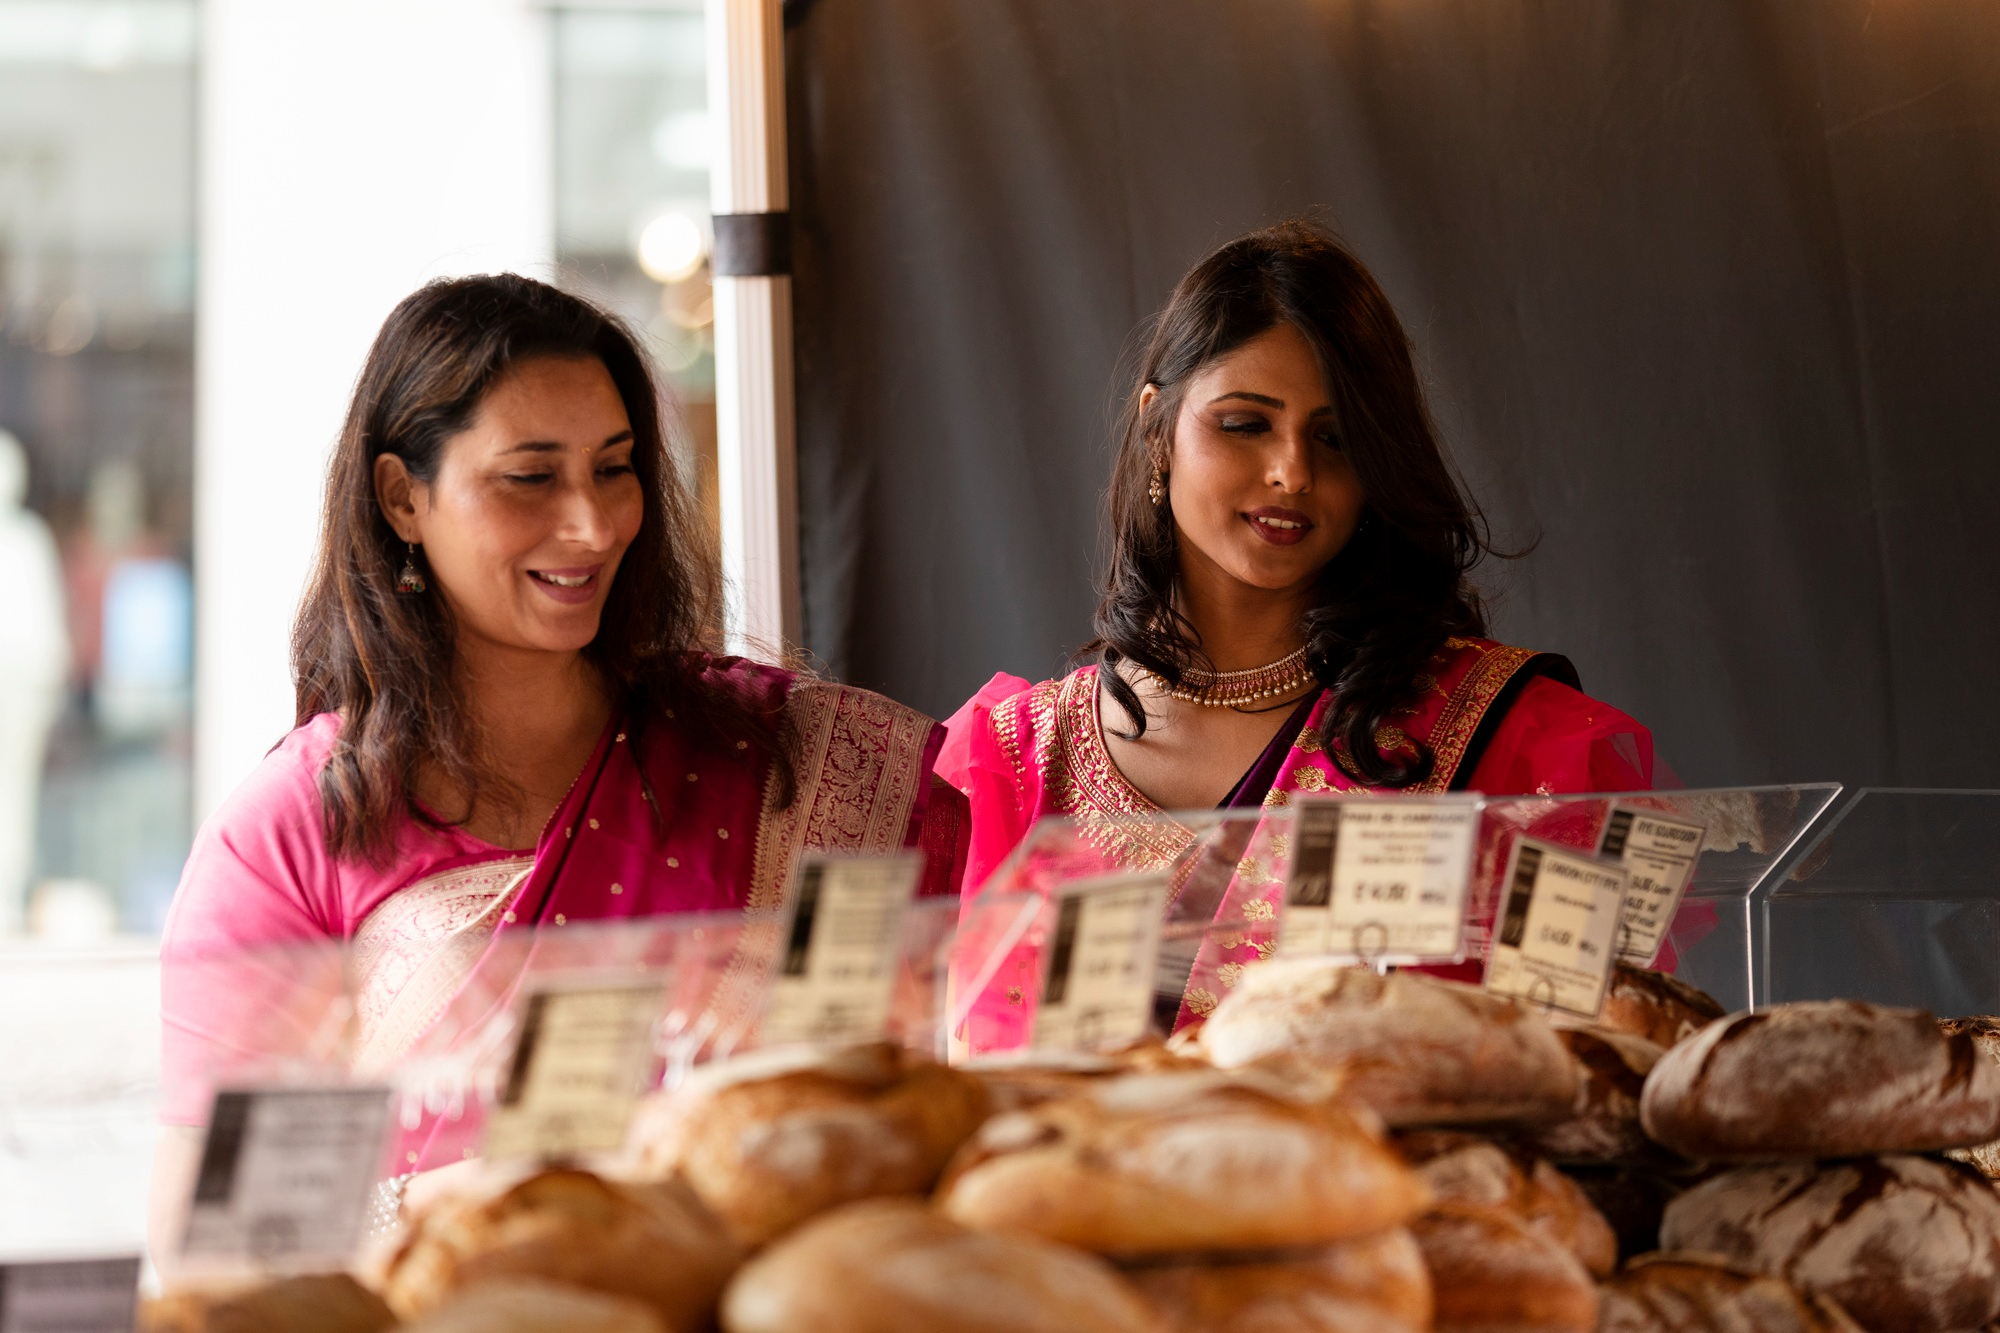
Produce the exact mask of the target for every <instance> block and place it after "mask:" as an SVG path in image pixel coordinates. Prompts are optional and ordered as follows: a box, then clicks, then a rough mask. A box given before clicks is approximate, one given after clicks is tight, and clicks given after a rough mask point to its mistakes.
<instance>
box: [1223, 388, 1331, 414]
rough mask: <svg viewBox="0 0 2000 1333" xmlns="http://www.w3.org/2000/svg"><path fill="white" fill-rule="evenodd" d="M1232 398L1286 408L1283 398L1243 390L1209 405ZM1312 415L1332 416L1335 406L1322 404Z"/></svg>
mask: <svg viewBox="0 0 2000 1333" xmlns="http://www.w3.org/2000/svg"><path fill="white" fill-rule="evenodd" d="M1231 398H1241V399H1242V400H1243V401H1245V402H1248V403H1261V404H1262V405H1263V406H1265V407H1275V408H1277V409H1278V410H1279V411H1283V410H1284V407H1285V400H1284V399H1282V398H1273V397H1271V396H1269V395H1268V394H1261V393H1250V392H1248V391H1246V390H1243V389H1238V390H1235V391H1234V392H1232V393H1225V394H1223V395H1222V396H1221V397H1219V398H1211V399H1209V400H1208V401H1209V405H1210V406H1211V407H1212V406H1214V405H1215V404H1216V403H1220V402H1226V401H1228V400H1229V399H1231ZM1312 415H1313V416H1316V417H1324V416H1332V415H1333V405H1332V404H1331V403H1326V404H1322V405H1321V406H1319V407H1315V408H1314V409H1313V410H1312Z"/></svg>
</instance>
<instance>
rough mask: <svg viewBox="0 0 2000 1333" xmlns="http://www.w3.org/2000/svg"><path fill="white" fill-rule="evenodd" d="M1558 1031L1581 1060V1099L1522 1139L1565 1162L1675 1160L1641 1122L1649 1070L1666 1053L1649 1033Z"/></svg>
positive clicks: (1578, 1066) (1540, 1152)
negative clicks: (1648, 1037) (1563, 1114)
mask: <svg viewBox="0 0 2000 1333" xmlns="http://www.w3.org/2000/svg"><path fill="white" fill-rule="evenodd" d="M1556 1035H1557V1036H1558V1037H1559V1038H1561V1040H1562V1043H1563V1045H1564V1046H1565V1047H1567V1048H1568V1049H1569V1053H1570V1057H1571V1058H1572V1059H1573V1060H1575V1061H1576V1071H1577V1091H1576V1102H1575V1104H1574V1106H1573V1107H1572V1108H1571V1111H1570V1114H1569V1116H1568V1117H1567V1118H1566V1119H1563V1120H1559V1121H1556V1122H1555V1123H1554V1124H1551V1125H1543V1126H1538V1127H1535V1128H1532V1129H1529V1130H1526V1131H1523V1132H1522V1133H1521V1134H1520V1135H1519V1138H1520V1140H1521V1142H1522V1144H1523V1145H1524V1146H1526V1147H1527V1148H1529V1149H1530V1150H1531V1151H1533V1152H1535V1153H1536V1154H1538V1155H1540V1156H1543V1157H1547V1158H1549V1159H1550V1160H1552V1161H1557V1162H1565V1163H1577V1162H1588V1163H1610V1162H1657V1161H1668V1160H1675V1159H1674V1155H1673V1154H1671V1153H1668V1152H1665V1151H1663V1150H1662V1149H1661V1148H1660V1146H1659V1145H1658V1144H1656V1143H1654V1142H1653V1141H1652V1140H1651V1139H1649V1138H1647V1137H1646V1131H1645V1129H1644V1128H1643V1127H1642V1126H1641V1125H1640V1123H1639V1098H1640V1096H1641V1094H1642V1093H1643V1092H1644V1091H1645V1087H1646V1075H1648V1074H1650V1073H1652V1072H1653V1066H1654V1065H1656V1064H1658V1063H1659V1062H1660V1057H1661V1056H1662V1055H1664V1054H1666V1052H1665V1051H1664V1050H1662V1049H1661V1048H1660V1047H1658V1046H1655V1045H1654V1044H1653V1043H1652V1042H1650V1041H1647V1040H1646V1039H1645V1038H1644V1037H1635V1036H1633V1035H1632V1034H1631V1033H1629V1032H1613V1031H1611V1030H1610V1029H1608V1028H1565V1029H1563V1030H1561V1031H1559V1032H1558V1033H1557V1034H1556Z"/></svg>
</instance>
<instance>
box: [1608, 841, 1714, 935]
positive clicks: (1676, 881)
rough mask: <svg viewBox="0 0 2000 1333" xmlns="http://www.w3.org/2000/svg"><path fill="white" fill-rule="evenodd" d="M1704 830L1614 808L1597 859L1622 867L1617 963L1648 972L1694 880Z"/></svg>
mask: <svg viewBox="0 0 2000 1333" xmlns="http://www.w3.org/2000/svg"><path fill="white" fill-rule="evenodd" d="M1707 836H1708V830H1707V828H1705V827H1704V826H1702V825H1700V824H1689V823H1685V822H1683V821H1681V820H1677V819H1668V818H1666V817H1665V816H1663V815H1660V814H1657V813H1655V812H1654V811H1651V810H1641V809H1637V808H1635V807H1632V806H1624V805H1614V806H1612V807H1611V818H1609V819H1607V820H1606V821H1605V822H1604V837H1603V838H1602V839H1601V840H1599V842H1598V844H1597V854H1598V855H1599V856H1602V857H1605V858H1607V859H1609V860H1612V861H1617V862H1618V863H1619V864H1621V865H1623V866H1624V867H1625V870H1626V873H1627V874H1628V875H1630V876H1631V879H1630V880H1629V881H1628V882H1627V884H1626V886H1625V907H1624V910H1623V911H1622V912H1621V914H1620V916H1619V919H1618V959H1619V961H1620V962H1625V963H1630V964H1632V965H1633V966H1634V967H1651V966H1652V964H1653V959H1654V957H1655V956H1656V955H1657V954H1658V953H1659V952H1660V942H1661V941H1662V940H1664V939H1665V938H1666V935H1667V928H1668V927H1669V926H1671V925H1673V923H1674V913H1675V912H1678V911H1679V910H1680V906H1681V895H1682V894H1683V893H1686V892H1687V886H1688V881H1689V880H1691V879H1693V878H1694V863H1695V862H1696V861H1698V860H1700V859H1701V845H1702V841H1703V840H1704V839H1705V838H1706V837H1707Z"/></svg>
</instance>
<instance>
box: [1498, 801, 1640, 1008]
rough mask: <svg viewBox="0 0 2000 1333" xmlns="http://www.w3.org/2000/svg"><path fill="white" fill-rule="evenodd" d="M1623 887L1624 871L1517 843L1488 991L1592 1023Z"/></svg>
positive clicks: (1569, 851) (1557, 850)
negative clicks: (1572, 1015)
mask: <svg viewBox="0 0 2000 1333" xmlns="http://www.w3.org/2000/svg"><path fill="white" fill-rule="evenodd" d="M1626 881H1627V876H1626V873H1625V868H1624V867H1623V866H1619V865H1615V864H1613V863H1611V862H1608V861H1600V860H1598V859H1596V858H1595V857H1593V856H1590V855H1588V854H1586V853H1583V852H1578V851H1574V850H1572V849H1569V848H1564V847H1556V846H1553V845H1551V844H1549V843H1544V842H1537V841H1535V840H1534V839H1532V838H1520V839H1517V840H1516V841H1515V843H1514V851H1513V854H1512V855H1511V856H1510V857H1509V858H1508V861H1507V873H1506V876H1505V877H1504V878H1503V879H1502V880H1501V885H1502V888H1503V891H1504V897H1503V900H1502V901H1503V904H1504V907H1503V910H1502V912H1501V916H1500V919H1499V921H1498V922H1496V923H1495V925H1496V930H1495V933H1494V937H1493V948H1492V951H1491V952H1490V953H1489V954H1488V956H1487V959H1486V989H1487V990H1489V991H1492V992H1494V993H1495V994H1498V995H1511V996H1514V997H1516V998H1518V999H1523V1000H1528V1001H1530V1002H1532V1003H1534V1004H1539V1005H1541V1006H1543V1007H1544V1008H1549V1009H1561V1010H1563V1011H1564V1012H1566V1013H1572V1014H1575V1015H1577V1016H1578V1017H1581V1018H1596V1017H1597V1014H1598V1011H1599V1010H1600V1009H1602V1008H1603V1006H1604V983H1605V981H1606V979H1607V978H1608V977H1609V976H1610V974H1611V964H1612V961H1613V958H1614V956H1615V954H1616V947H1617V938H1618V914H1619V912H1620V910H1621V909H1622V907H1623V905H1624V902H1625V885H1626Z"/></svg>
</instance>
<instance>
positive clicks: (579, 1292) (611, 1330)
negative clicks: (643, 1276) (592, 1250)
mask: <svg viewBox="0 0 2000 1333" xmlns="http://www.w3.org/2000/svg"><path fill="white" fill-rule="evenodd" d="M665 1330H666V1325H665V1324H663V1323H661V1322H660V1317H659V1315H657V1314H655V1313H653V1309H652V1307H651V1306H649V1305H646V1304H644V1303H643V1302H640V1301H635V1300H633V1299H632V1298H631V1297H629V1296H612V1295H608V1294H607V1293H605V1292H601V1291H585V1290H584V1289H583V1288H581V1287H565V1286H561V1285H559V1284H557V1283H554V1282H538V1281H532V1280H530V1279H526V1278H508V1279H505V1280H500V1281H494V1282H482V1283H480V1284H479V1285H478V1286H476V1287H468V1288H467V1289H466V1290H464V1291H461V1292H460V1293H458V1295H456V1296H454V1297H452V1298H451V1299H450V1300H448V1301H446V1302H445V1303H444V1304H443V1305H440V1306H439V1307H438V1308H437V1309H435V1310H433V1311H431V1312H430V1313H429V1314H427V1315H425V1316H424V1317H423V1318H422V1319H419V1320H417V1322H415V1323H414V1324H405V1325H403V1327H402V1329H401V1330H400V1333H665Z"/></svg>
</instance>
